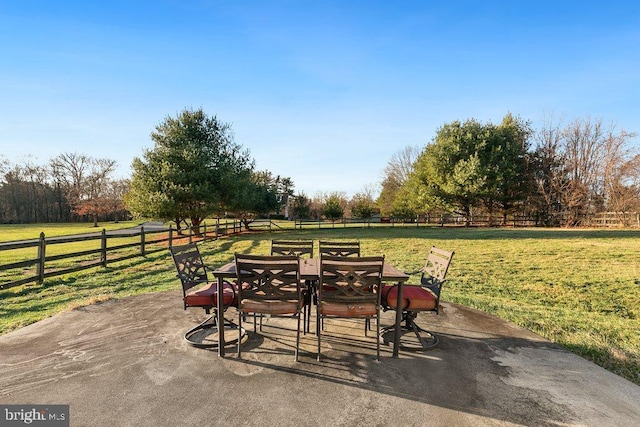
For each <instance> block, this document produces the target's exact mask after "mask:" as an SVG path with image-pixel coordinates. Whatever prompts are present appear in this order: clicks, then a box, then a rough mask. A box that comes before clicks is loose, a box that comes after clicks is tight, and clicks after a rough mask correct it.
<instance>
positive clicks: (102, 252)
mask: <svg viewBox="0 0 640 427" xmlns="http://www.w3.org/2000/svg"><path fill="white" fill-rule="evenodd" d="M100 258H101V259H100V262H101V263H102V266H103V267H105V268H106V267H107V230H105V229H104V228H103V229H102V239H101V242H100Z"/></svg>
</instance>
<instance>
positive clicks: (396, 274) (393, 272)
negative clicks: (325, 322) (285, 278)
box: [211, 258, 409, 282]
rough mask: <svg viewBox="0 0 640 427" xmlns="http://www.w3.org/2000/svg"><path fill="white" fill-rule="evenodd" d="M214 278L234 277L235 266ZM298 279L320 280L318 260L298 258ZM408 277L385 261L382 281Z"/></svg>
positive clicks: (401, 280)
mask: <svg viewBox="0 0 640 427" xmlns="http://www.w3.org/2000/svg"><path fill="white" fill-rule="evenodd" d="M211 274H213V275H214V276H215V277H222V278H231V277H236V264H235V262H230V263H227V264H225V265H223V266H222V267H220V268H218V269H217V270H214V271H212V272H211ZM300 278H301V279H303V280H318V279H319V278H320V260H319V259H318V258H300ZM408 279H409V275H408V274H407V273H405V272H403V271H400V270H398V269H397V268H396V267H394V266H393V265H392V264H390V263H388V262H386V261H385V263H384V265H383V267H382V280H385V281H395V282H404V281H406V280H408Z"/></svg>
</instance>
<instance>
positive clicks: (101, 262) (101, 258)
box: [0, 221, 242, 290]
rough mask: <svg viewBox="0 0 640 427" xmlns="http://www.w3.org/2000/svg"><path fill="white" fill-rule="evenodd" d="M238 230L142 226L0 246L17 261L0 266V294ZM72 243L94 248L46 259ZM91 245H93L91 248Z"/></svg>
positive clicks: (230, 225)
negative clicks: (15, 287)
mask: <svg viewBox="0 0 640 427" xmlns="http://www.w3.org/2000/svg"><path fill="white" fill-rule="evenodd" d="M241 230H242V224H241V223H240V221H233V222H226V223H224V224H220V223H219V224H216V225H214V226H211V225H209V226H207V225H206V224H203V225H201V226H200V230H199V231H200V232H199V233H198V234H196V233H194V232H193V230H192V228H187V229H186V230H185V229H183V230H181V233H182V234H178V233H177V230H176V229H175V228H173V227H169V228H154V229H148V230H145V228H144V227H143V226H141V227H140V228H139V230H138V229H136V230H116V231H109V232H107V231H106V230H104V229H103V230H102V232H98V233H87V234H82V235H73V236H59V237H49V238H47V237H46V236H45V234H44V233H40V237H39V238H38V239H32V240H25V241H19V242H6V243H0V253H2V252H5V251H13V252H12V253H11V257H7V256H4V257H2V258H4V259H7V258H14V259H19V261H15V262H9V263H5V264H0V290H2V289H8V288H12V287H14V286H19V285H24V284H27V283H31V282H37V283H42V282H43V281H44V279H47V278H49V277H53V276H60V275H63V274H68V273H73V272H76V271H80V270H85V269H89V268H94V267H107V265H108V263H114V262H118V261H124V260H127V259H130V258H134V257H144V256H145V255H147V254H151V253H154V252H158V251H162V250H166V249H167V247H171V246H172V245H173V243H174V241H186V240H188V241H189V242H190V243H191V242H192V241H193V240H194V239H197V240H207V239H216V238H218V236H219V235H223V234H233V233H238V232H240V231H241ZM98 241H99V244H98ZM76 242H88V243H87V244H86V246H94V248H92V249H83V250H80V251H75V252H69V253H56V254H52V255H47V252H49V251H50V250H51V248H57V247H58V245H63V244H67V245H69V244H73V243H76ZM91 242H94V244H93V245H92V243H91ZM33 252H37V254H36V257H35V258H33ZM51 252H54V251H51ZM55 252H61V250H56V251H55ZM14 254H15V257H14ZM2 258H0V259H2ZM25 258H26V259H25ZM63 260H67V262H64V261H63ZM60 261H63V262H62V263H61V262H60ZM61 264H62V265H61Z"/></svg>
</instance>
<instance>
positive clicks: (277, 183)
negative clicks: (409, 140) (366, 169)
mask: <svg viewBox="0 0 640 427" xmlns="http://www.w3.org/2000/svg"><path fill="white" fill-rule="evenodd" d="M634 136H635V135H634V134H631V133H628V132H626V131H618V130H617V129H616V128H615V126H613V125H609V126H606V125H605V124H604V123H603V121H602V120H601V119H599V120H590V119H576V120H574V121H572V122H570V123H568V124H566V125H565V124H563V123H562V122H553V121H552V120H549V121H547V122H546V123H545V124H544V125H543V127H542V128H541V129H538V130H534V129H532V126H531V124H530V122H528V121H525V120H523V119H521V118H519V117H515V116H513V115H512V114H507V115H506V116H505V117H504V118H503V120H502V122H500V123H499V124H497V125H496V124H493V123H481V122H479V121H477V120H475V119H468V120H466V121H464V122H461V121H454V122H451V123H446V124H444V125H443V126H441V127H440V128H439V129H438V131H437V132H436V135H435V136H434V138H433V139H432V141H431V142H430V143H428V144H426V146H425V147H423V148H419V147H405V148H404V149H402V150H400V151H398V152H396V153H395V154H394V155H393V156H392V157H391V159H390V160H389V162H388V164H387V166H386V168H385V169H384V178H383V180H382V183H381V191H380V192H379V194H378V191H377V188H375V187H374V186H372V185H370V186H367V187H365V188H364V189H363V190H362V191H361V192H359V193H357V194H355V195H354V196H352V197H351V198H350V199H349V198H347V197H346V195H345V193H343V192H339V191H334V192H330V193H319V194H316V195H314V196H313V197H309V196H307V195H306V194H304V192H301V193H298V194H295V193H294V183H293V181H292V180H291V178H288V177H283V176H280V175H277V174H274V173H272V172H271V171H268V170H264V171H258V170H256V168H255V162H254V160H253V159H252V158H251V156H250V153H249V151H248V150H247V149H244V148H243V147H242V146H241V145H240V144H238V143H236V142H235V140H234V135H233V132H232V129H231V126H230V125H229V124H228V123H224V122H222V121H220V120H219V119H218V118H217V117H216V116H208V115H207V114H206V113H205V112H204V111H203V110H202V109H198V110H188V109H186V110H184V111H182V112H180V113H178V114H177V115H176V116H173V117H172V116H167V117H166V118H165V119H164V120H163V121H162V122H161V123H160V124H159V125H158V126H156V128H155V129H154V131H153V132H152V133H151V139H152V140H153V141H154V147H153V148H151V149H148V150H145V151H144V152H143V153H142V156H141V157H139V158H135V159H134V160H133V162H132V169H133V173H132V176H131V178H130V179H113V178H112V174H113V171H114V170H115V167H116V162H115V161H113V160H109V159H94V158H91V157H89V156H85V155H82V154H77V153H63V154H60V155H59V156H57V157H55V158H53V159H51V160H50V161H49V162H48V163H47V164H45V165H37V164H35V163H34V162H33V160H32V159H30V158H28V159H27V160H25V161H23V162H22V163H19V164H11V163H10V162H9V161H7V160H6V159H2V158H0V222H3V223H28V222H67V221H77V220H82V219H87V218H90V219H92V220H93V221H94V225H97V221H98V220H99V219H100V218H103V219H115V220H118V219H120V218H124V217H125V216H129V215H131V216H134V217H144V218H157V219H164V220H173V221H174V222H175V223H176V224H177V227H178V230H180V229H181V228H182V227H184V226H185V225H188V226H190V227H195V228H196V230H197V227H199V225H200V224H201V223H202V221H203V220H204V219H205V218H207V217H211V216H217V217H223V216H227V217H234V218H240V219H241V220H242V221H243V223H244V224H245V227H246V228H249V225H250V223H251V222H252V221H253V220H254V219H255V218H257V217H265V216H268V215H271V216H273V215H276V217H278V216H279V217H287V218H296V219H315V220H320V219H326V220H330V221H336V220H339V219H341V218H343V217H351V218H356V219H364V220H366V219H370V218H371V217H372V216H374V215H382V216H388V217H393V218H395V219H396V220H414V219H415V218H416V217H418V216H420V215H425V216H426V215H429V214H432V213H435V214H438V213H454V214H457V215H459V216H461V217H462V218H464V220H465V222H466V223H467V224H470V222H471V219H472V218H473V216H474V215H478V214H481V215H488V216H489V218H493V220H494V221H495V224H505V223H506V222H507V219H508V218H509V217H510V216H515V215H523V216H526V217H528V218H534V219H535V222H536V223H537V224H538V225H545V226H559V225H565V226H579V225H583V224H585V223H587V222H588V220H589V219H590V218H591V217H592V216H593V215H594V214H596V213H598V212H602V211H612V212H619V213H621V216H622V213H624V212H630V211H638V210H640V156H639V155H638V154H637V152H636V151H635V149H634V147H633V146H632V144H631V142H632V139H633V138H634ZM376 194H378V196H377V197H376ZM622 218H623V219H624V217H622Z"/></svg>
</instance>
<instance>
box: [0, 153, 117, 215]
mask: <svg viewBox="0 0 640 427" xmlns="http://www.w3.org/2000/svg"><path fill="white" fill-rule="evenodd" d="M116 166H117V164H116V162H115V161H114V160H109V159H97V158H92V157H90V156H86V155H84V154H78V153H62V154H60V155H58V156H56V157H54V158H52V159H50V160H49V161H48V162H47V163H45V164H37V163H36V162H35V160H34V159H33V158H32V157H27V158H26V159H24V160H23V161H20V162H17V163H11V162H10V161H9V160H7V159H5V158H0V222H2V223H37V222H71V221H82V220H87V219H90V220H92V221H93V222H94V225H97V222H98V219H99V218H102V219H111V220H116V221H117V220H119V219H123V218H125V217H126V216H127V215H128V214H127V211H126V209H125V207H124V205H123V203H122V198H123V195H124V193H125V192H126V191H127V188H128V180H126V179H114V178H113V177H112V174H113V172H114V170H115V168H116Z"/></svg>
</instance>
